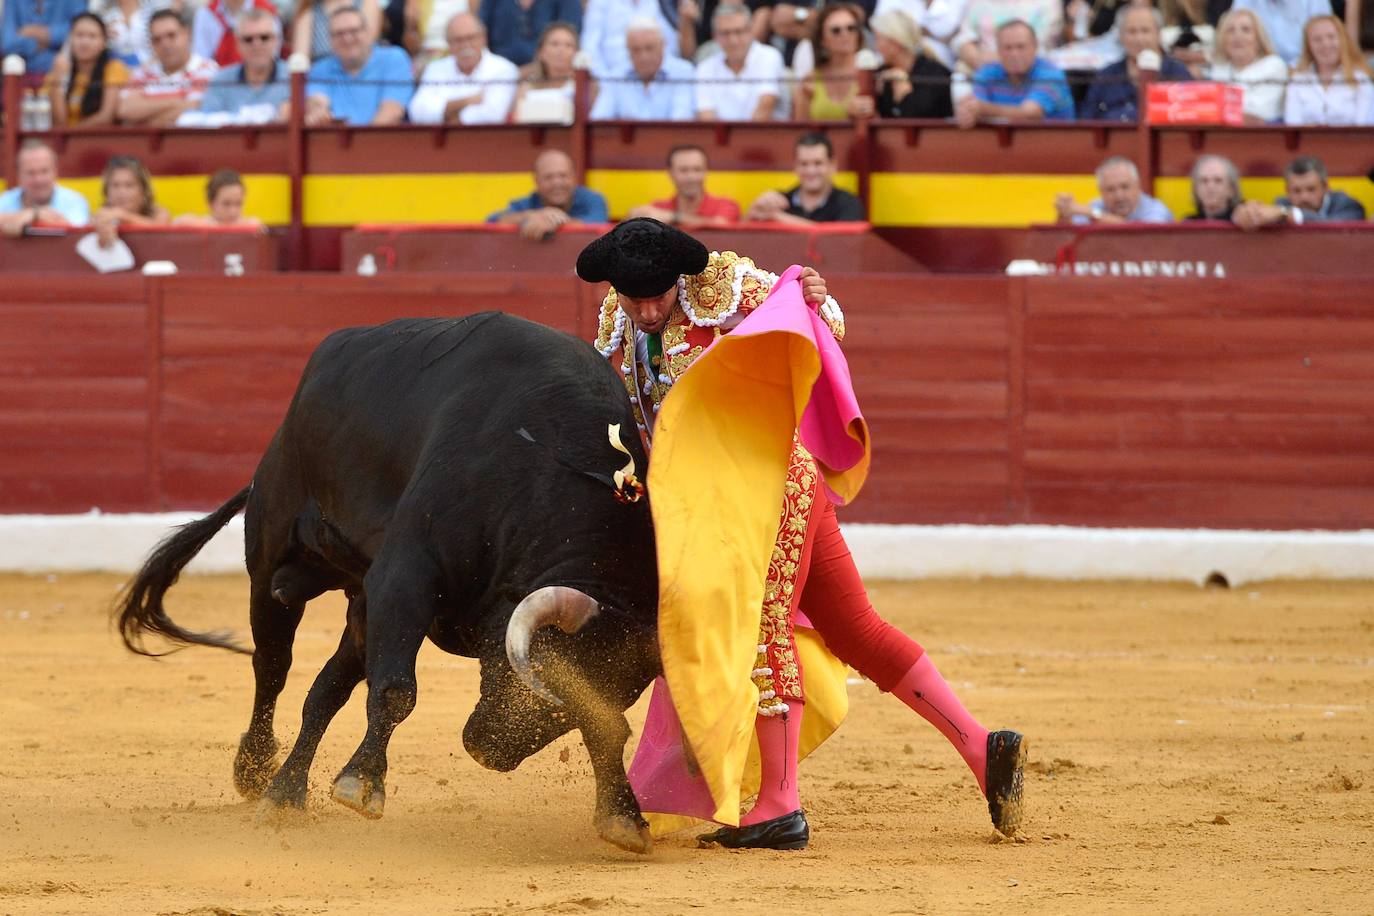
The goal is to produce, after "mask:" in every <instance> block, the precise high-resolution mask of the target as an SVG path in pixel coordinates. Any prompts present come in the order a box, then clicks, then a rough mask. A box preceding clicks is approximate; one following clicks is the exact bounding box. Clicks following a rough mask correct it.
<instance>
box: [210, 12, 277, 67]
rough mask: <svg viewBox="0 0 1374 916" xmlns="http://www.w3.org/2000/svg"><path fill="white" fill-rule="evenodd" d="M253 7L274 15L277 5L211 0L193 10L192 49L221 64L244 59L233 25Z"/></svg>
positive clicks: (226, 65) (223, 65)
mask: <svg viewBox="0 0 1374 916" xmlns="http://www.w3.org/2000/svg"><path fill="white" fill-rule="evenodd" d="M252 10H262V11H264V12H266V13H268V14H270V15H271V16H272V18H273V19H276V18H277V8H276V7H275V6H273V5H272V2H271V0H210V2H209V3H207V4H205V5H204V6H202V7H201V8H200V9H198V10H196V18H195V20H194V21H193V22H192V23H191V50H192V51H194V52H195V53H197V54H199V55H200V56H201V57H207V58H209V59H210V60H213V61H214V62H215V63H216V64H219V65H220V66H221V67H228V66H229V65H230V64H236V63H238V62H239V61H241V60H243V57H242V55H240V53H239V43H238V39H237V37H236V34H235V27H236V26H237V25H238V23H239V22H241V21H242V19H243V16H244V14H245V13H247V12H250V11H252Z"/></svg>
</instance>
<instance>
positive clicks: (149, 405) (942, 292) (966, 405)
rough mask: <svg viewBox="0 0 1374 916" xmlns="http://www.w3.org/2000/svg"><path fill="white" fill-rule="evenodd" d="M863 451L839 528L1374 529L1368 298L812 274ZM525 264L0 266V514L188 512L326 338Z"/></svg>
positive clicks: (586, 327) (478, 297)
mask: <svg viewBox="0 0 1374 916" xmlns="http://www.w3.org/2000/svg"><path fill="white" fill-rule="evenodd" d="M827 279H828V280H829V282H830V285H831V288H832V290H833V291H834V293H835V295H836V297H837V298H838V299H839V300H840V302H841V303H842V304H843V306H844V308H845V311H846V314H847V317H848V324H849V329H850V333H849V337H848V339H847V341H846V344H845V349H846V352H847V353H848V355H849V359H850V364H851V367H852V369H853V373H854V378H855V383H856V386H857V389H858V391H859V395H860V399H861V402H862V403H863V404H864V407H865V410H866V413H867V415H868V417H869V419H870V421H871V422H872V427H873V435H874V442H875V444H876V448H875V454H874V462H873V474H872V477H871V478H870V484H869V488H868V489H867V490H866V492H865V494H864V496H863V497H862V498H861V499H860V500H859V501H858V503H857V504H856V505H855V506H854V507H853V508H852V509H849V510H846V512H845V517H846V519H848V520H851V521H880V522H924V523H941V522H985V523H1024V522H1036V523H1055V524H1083V525H1108V526H1123V525H1125V526H1142V525H1143V526H1169V527H1173V526H1185V527H1186V526H1207V527H1222V528H1234V527H1242V528H1243V527H1272V528H1309V527H1315V528H1359V527H1368V526H1370V525H1371V524H1374V423H1371V418H1374V302H1371V301H1370V299H1369V297H1368V296H1363V297H1360V296H1353V295H1351V287H1350V284H1349V282H1348V281H1345V280H1342V279H1339V278H1318V277H1312V276H1270V277H1261V278H1254V279H1230V280H1221V281H1205V280H1159V279H1155V280H1135V281H1123V280H1111V279H1101V280H1099V279H1082V278H1073V277H1045V278H1031V279H1007V278H1003V277H949V276H939V275H929V274H925V275H921V274H915V275H905V276H902V275H889V276H885V277H884V276H874V275H871V274H864V275H859V274H831V275H830V276H828V277H827ZM598 300H599V296H598V291H597V290H595V289H593V288H592V287H590V286H588V285H586V284H583V283H580V282H579V281H577V280H576V279H575V278H574V277H572V276H571V275H570V273H569V272H567V271H565V270H560V271H549V272H543V273H532V272H523V273H499V272H494V273H490V274H465V275H457V276H456V275H450V274H409V275H406V274H391V275H384V276H378V277H374V278H370V279H364V278H358V277H348V276H321V275H311V274H277V275H266V274H263V275H258V276H248V277H240V278H234V279H230V278H224V277H209V276H202V277H195V276H178V277H169V278H159V279H147V280H145V279H143V278H139V277H111V278H100V279H92V278H73V279H68V280H64V282H63V283H62V284H60V285H57V284H53V283H52V282H51V280H50V279H48V278H45V277H42V276H41V275H24V274H16V275H10V276H7V277H6V296H5V299H4V303H3V305H0V320H3V321H4V322H5V327H6V334H5V335H3V336H0V435H3V436H4V438H3V440H0V441H3V442H4V443H5V444H4V446H3V447H2V448H0V511H4V512H23V511H43V512H72V511H85V510H86V509H88V508H90V507H92V506H99V507H101V508H102V509H106V510H111V511H114V510H133V509H167V508H205V507H208V506H212V505H216V504H218V503H219V502H220V501H221V500H223V499H224V498H225V497H227V496H228V495H229V494H231V493H233V492H234V491H235V490H236V489H238V488H239V487H241V486H242V485H243V484H244V482H246V481H247V480H248V479H249V478H250V477H251V475H252V473H253V468H254V467H255V465H256V462H257V460H258V457H259V455H260V454H261V451H262V449H263V447H264V446H265V445H266V443H267V442H268V440H269V439H270V437H271V435H272V432H273V431H274V429H275V427H276V426H277V424H278V423H279V422H280V419H281V416H282V413H283V412H284V410H285V408H286V405H287V403H288V401H289V399H290V397H291V394H292V391H293V389H294V386H295V384H296V380H297V378H298V375H299V373H300V370H301V367H302V366H303V365H304V363H305V360H306V358H307V356H308V355H309V353H310V351H311V349H312V348H313V347H314V346H315V344H316V343H317V342H318V341H319V340H320V339H321V338H322V337H323V336H325V335H326V334H327V333H328V332H330V331H331V330H333V329H335V328H339V327H344V326H348V325H355V324H363V323H374V322H379V321H384V320H387V319H389V318H393V317H399V316H406V315H411V316H413V315H435V316H443V315H460V314H464V313H468V312H472V311H477V310H481V309H486V308H501V309H504V310H506V311H511V312H514V313H517V314H522V315H525V316H528V317H531V318H534V319H536V320H539V321H543V322H545V323H548V324H551V325H553V326H555V327H559V328H562V329H564V330H567V331H570V332H573V333H575V334H577V335H578V336H579V337H582V338H584V339H586V338H588V337H590V336H591V334H592V333H593V330H594V325H595V315H596V307H597V302H598Z"/></svg>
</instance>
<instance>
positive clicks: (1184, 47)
mask: <svg viewBox="0 0 1374 916" xmlns="http://www.w3.org/2000/svg"><path fill="white" fill-rule="evenodd" d="M1230 8H1231V0H1162V2H1161V3H1160V10H1161V11H1162V12H1163V13H1164V30H1163V32H1162V33H1161V36H1160V37H1161V40H1162V41H1163V44H1164V47H1166V48H1168V49H1169V54H1170V56H1172V57H1173V58H1175V59H1176V60H1179V61H1181V62H1183V63H1184V64H1185V65H1187V67H1188V69H1189V70H1190V71H1191V72H1192V74H1193V77H1194V78H1196V79H1202V78H1203V77H1204V76H1206V74H1207V69H1208V67H1209V66H1210V65H1211V61H1212V48H1213V45H1214V44H1215V41H1216V26H1217V25H1218V24H1219V23H1220V22H1221V17H1222V16H1223V15H1225V14H1226V11H1227V10H1228V9H1230Z"/></svg>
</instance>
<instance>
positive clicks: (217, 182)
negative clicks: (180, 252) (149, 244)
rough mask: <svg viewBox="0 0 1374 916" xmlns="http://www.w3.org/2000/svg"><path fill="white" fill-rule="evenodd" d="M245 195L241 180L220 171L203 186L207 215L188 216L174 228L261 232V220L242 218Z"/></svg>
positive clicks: (228, 171)
mask: <svg viewBox="0 0 1374 916" xmlns="http://www.w3.org/2000/svg"><path fill="white" fill-rule="evenodd" d="M247 197H248V191H247V189H245V188H244V186H243V178H242V177H240V176H239V173H238V172H235V171H234V170H233V169H220V170H219V171H218V172H216V173H215V174H213V175H211V176H210V180H209V181H207V182H206V183H205V201H206V203H208V204H209V205H210V215H209V216H201V215H199V214H191V213H188V214H186V215H185V216H178V217H177V218H176V220H175V223H176V225H178V226H199V227H202V228H208V229H216V228H227V229H234V228H242V229H261V228H263V225H262V220H260V219H258V218H257V217H256V216H244V215H243V203H244V201H245V200H246V199H247Z"/></svg>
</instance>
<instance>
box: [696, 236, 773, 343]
mask: <svg viewBox="0 0 1374 916" xmlns="http://www.w3.org/2000/svg"><path fill="white" fill-rule="evenodd" d="M736 264H744V265H747V266H749V267H753V266H754V262H753V261H751V260H749V259H748V258H745V257H741V256H739V255H738V254H735V252H733V251H713V252H711V257H710V259H709V260H708V261H707V262H706V269H705V270H703V271H702V272H701V273H699V274H697V275H696V276H692V277H686V278H685V279H684V283H685V285H686V288H687V301H688V303H690V304H691V306H692V312H693V314H694V320H693V324H696V325H698V326H710V325H713V324H715V323H716V322H719V321H721V320H722V319H723V318H725V317H726V316H727V315H729V314H730V313H732V312H734V310H735V309H736V308H737V307H738V305H739V302H738V301H737V300H736V298H735V265H736ZM759 301H760V302H762V301H763V300H762V299H760V300H759Z"/></svg>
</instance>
